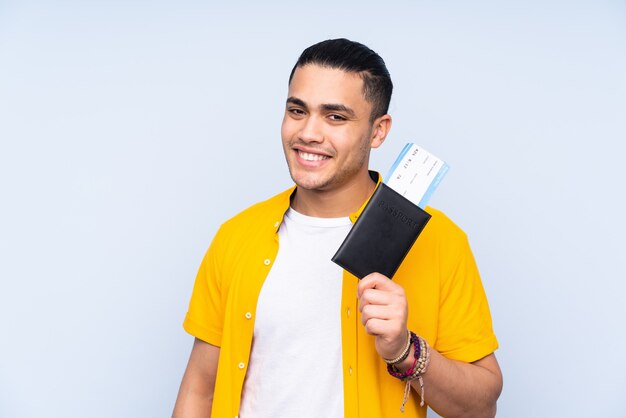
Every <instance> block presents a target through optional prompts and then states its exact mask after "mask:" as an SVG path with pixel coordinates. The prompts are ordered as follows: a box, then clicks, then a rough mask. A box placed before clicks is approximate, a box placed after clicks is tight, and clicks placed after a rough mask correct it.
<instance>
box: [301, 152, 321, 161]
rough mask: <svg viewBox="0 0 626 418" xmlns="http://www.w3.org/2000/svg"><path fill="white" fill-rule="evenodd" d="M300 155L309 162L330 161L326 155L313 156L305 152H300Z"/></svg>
mask: <svg viewBox="0 0 626 418" xmlns="http://www.w3.org/2000/svg"><path fill="white" fill-rule="evenodd" d="M298 154H300V158H302V159H303V160H307V161H322V160H326V159H328V156H326V155H319V154H311V153H308V152H303V151H298Z"/></svg>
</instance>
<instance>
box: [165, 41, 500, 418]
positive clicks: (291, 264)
mask: <svg viewBox="0 0 626 418" xmlns="http://www.w3.org/2000/svg"><path fill="white" fill-rule="evenodd" d="M391 91H392V83H391V79H390V77H389V73H388V71H387V68H386V67H385V63H384V62H383V60H382V59H381V58H380V57H379V56H378V55H377V54H376V53H375V52H373V51H372V50H370V49H369V48H367V47H365V46H364V45H361V44H359V43H356V42H352V41H348V40H346V39H336V40H329V41H324V42H321V43H319V44H316V45H313V46H311V47H309V48H307V49H306V50H305V51H304V52H303V53H302V55H301V56H300V58H299V59H298V62H297V63H296V65H295V67H294V69H293V70H292V73H291V76H290V79H289V91H288V97H287V100H286V109H285V115H284V119H283V123H282V142H283V149H284V152H285V158H286V160H287V165H288V167H289V172H290V174H291V177H292V179H293V180H294V182H295V184H296V186H295V187H294V188H292V189H289V190H287V191H285V192H283V193H281V194H279V195H277V196H275V197H273V198H271V199H269V200H267V201H265V202H261V203H259V204H256V205H254V206H252V207H251V208H249V209H247V210H245V211H244V212H242V213H240V214H239V215H237V216H235V217H234V218H232V219H231V220H229V221H228V222H226V223H224V224H223V225H222V226H221V228H220V230H219V231H218V232H217V234H216V236H215V238H214V240H213V242H212V244H211V247H210V248H209V250H208V252H207V254H206V256H205V258H204V260H203V262H202V264H201V267H200V270H199V272H198V276H197V279H196V282H195V285H194V290H193V295H192V298H191V302H190V306H189V311H188V313H187V317H186V318H185V322H184V327H185V329H186V330H187V331H188V332H189V333H191V334H192V335H194V336H195V337H196V339H195V342H194V346H193V349H192V352H191V356H190V359H189V364H188V366H187V369H186V372H185V375H184V377H183V381H182V384H181V388H180V392H179V394H178V399H177V402H176V406H175V409H174V416H175V417H177V418H178V417H209V416H213V417H214V418H223V417H236V416H239V417H240V418H255V417H298V418H300V417H325V418H327V417H333V418H334V417H346V418H356V417H393V416H406V417H417V416H419V417H424V416H425V415H426V406H425V405H424V403H423V402H421V401H422V398H423V400H424V401H425V403H426V404H427V405H428V406H430V407H431V408H432V409H434V410H435V411H437V412H438V413H439V414H441V415H443V416H446V417H455V416H458V417H461V416H462V417H474V416H476V417H488V416H494V415H495V410H496V400H497V398H498V396H499V394H500V391H501V387H502V376H501V373H500V369H499V366H498V363H497V361H496V358H495V356H494V354H493V352H494V351H495V349H496V348H497V341H496V338H495V335H494V334H493V331H492V326H491V317H490V314H489V308H488V305H487V300H486V297H485V294H484V291H483V288H482V284H481V281H480V278H479V276H478V271H477V269H476V265H475V263H474V259H473V257H472V254H471V251H470V249H469V245H468V243H467V239H466V237H465V234H464V233H463V232H462V231H461V230H460V229H459V228H458V227H456V226H455V225H454V224H453V223H452V222H451V221H450V220H449V219H448V218H446V217H445V215H443V214H442V213H441V212H439V211H437V210H435V209H432V208H428V209H427V210H428V212H429V213H430V214H431V215H432V218H431V220H430V222H429V223H428V225H427V226H426V228H425V229H424V231H423V232H422V234H421V236H420V238H419V239H418V240H417V242H416V244H415V245H414V246H413V248H412V249H411V251H410V253H409V254H408V255H407V257H406V258H405V260H404V262H403V264H402V265H401V266H400V268H399V269H398V272H397V273H396V275H395V276H394V278H393V280H390V279H389V278H387V277H384V276H382V275H381V274H378V273H373V274H370V275H368V276H366V277H364V278H363V279H362V280H360V281H359V280H358V279H357V278H356V277H354V276H352V275H351V274H349V273H348V272H346V271H343V270H342V269H341V268H339V267H338V266H336V265H335V264H334V263H332V262H331V261H330V259H331V257H332V255H333V253H334V252H335V251H336V250H337V248H338V247H339V245H340V244H341V242H342V241H343V239H344V238H345V236H346V234H347V233H348V231H349V230H350V227H351V224H352V223H353V222H355V221H356V219H357V218H358V216H359V214H360V212H361V211H362V209H363V207H364V206H365V204H366V203H367V200H368V198H369V197H370V196H371V194H372V193H373V191H374V190H375V188H376V186H377V184H378V183H379V182H380V181H381V180H380V176H379V175H378V174H377V173H374V172H370V171H368V163H369V155H370V150H371V149H372V148H377V147H379V146H380V145H381V144H382V143H383V142H384V141H385V138H386V137H387V134H388V132H389V130H390V128H391V117H390V116H389V115H388V114H387V110H388V106H389V101H390V98H391ZM279 244H280V245H279ZM410 332H413V334H411V333H410ZM387 363H392V364H391V365H390V366H388V365H387ZM388 372H389V373H388ZM394 376H396V377H394ZM407 381H408V384H409V385H410V386H407V385H406V382H407ZM405 388H406V389H409V391H408V393H405V392H404V391H405ZM410 388H412V390H410ZM405 403H406V405H404V404H405ZM420 404H421V405H420ZM401 407H402V409H403V410H404V412H400V409H401ZM211 411H212V414H211Z"/></svg>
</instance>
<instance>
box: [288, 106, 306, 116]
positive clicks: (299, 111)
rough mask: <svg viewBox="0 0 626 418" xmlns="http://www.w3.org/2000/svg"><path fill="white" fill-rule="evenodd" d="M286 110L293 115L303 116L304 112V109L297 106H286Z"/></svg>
mask: <svg viewBox="0 0 626 418" xmlns="http://www.w3.org/2000/svg"><path fill="white" fill-rule="evenodd" d="M287 112H289V113H291V114H292V115H294V116H304V115H305V112H304V110H302V109H300V108H298V107H288V108H287Z"/></svg>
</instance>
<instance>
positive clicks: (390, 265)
mask: <svg viewBox="0 0 626 418" xmlns="http://www.w3.org/2000/svg"><path fill="white" fill-rule="evenodd" d="M429 220H430V214H429V213H427V212H425V211H424V210H423V209H421V208H420V207H418V206H416V205H415V204H413V203H412V202H411V201H409V200H408V199H407V198H405V197H404V196H402V195H401V194H399V193H398V192H396V191H395V190H393V189H392V188H390V187H389V186H387V185H386V184H385V183H380V184H379V186H378V188H377V189H376V191H375V192H374V194H373V195H372V197H371V199H370V201H369V202H368V203H367V205H366V206H365V208H364V209H363V212H362V213H361V216H360V217H359V219H357V221H356V222H355V223H354V225H353V226H352V229H351V230H350V232H349V233H348V236H347V237H346V239H345V240H344V241H343V243H342V244H341V246H340V247H339V250H337V253H336V254H335V255H334V256H333V258H332V261H334V262H335V263H336V264H338V265H339V266H341V267H342V268H344V269H346V270H347V271H349V272H350V273H352V274H353V275H355V276H356V277H358V278H359V279H362V278H363V277H365V276H367V275H368V274H370V273H373V272H378V273H381V274H384V275H385V276H387V277H389V278H390V279H391V278H392V277H393V275H394V274H395V273H396V270H398V267H400V264H401V263H402V260H404V257H406V255H407V253H408V252H409V250H410V249H411V247H412V246H413V243H415V240H416V239H417V237H418V236H419V234H420V233H421V232H422V230H423V229H424V227H425V226H426V224H427V223H428V221H429Z"/></svg>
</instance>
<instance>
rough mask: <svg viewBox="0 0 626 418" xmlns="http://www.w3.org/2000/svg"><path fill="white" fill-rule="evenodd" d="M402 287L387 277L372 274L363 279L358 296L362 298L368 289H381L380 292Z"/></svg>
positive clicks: (359, 285)
mask: <svg viewBox="0 0 626 418" xmlns="http://www.w3.org/2000/svg"><path fill="white" fill-rule="evenodd" d="M398 287H400V286H399V285H398V284H397V283H394V282H393V281H392V280H390V279H389V278H388V277H387V276H384V275H382V274H380V273H371V274H368V275H367V276H365V277H363V278H362V279H361V280H360V281H359V284H358V287H357V296H358V297H359V298H360V297H361V295H362V294H363V292H364V291H365V290H367V289H380V290H390V291H391V290H393V289H397V288H398Z"/></svg>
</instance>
